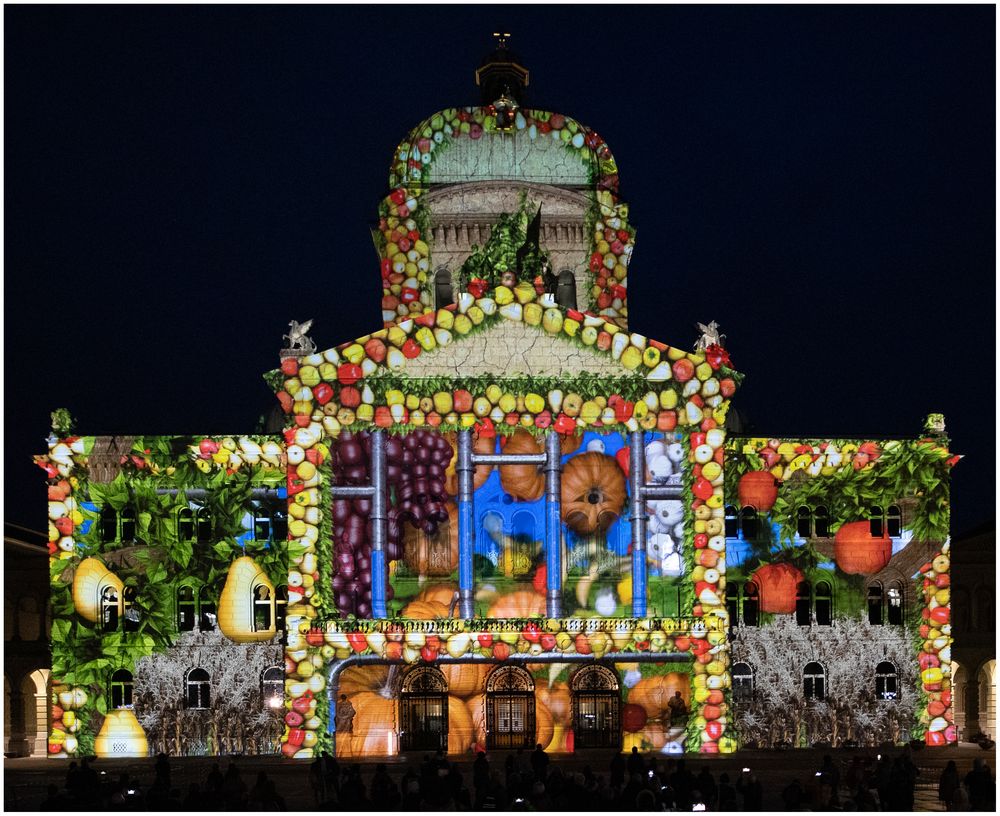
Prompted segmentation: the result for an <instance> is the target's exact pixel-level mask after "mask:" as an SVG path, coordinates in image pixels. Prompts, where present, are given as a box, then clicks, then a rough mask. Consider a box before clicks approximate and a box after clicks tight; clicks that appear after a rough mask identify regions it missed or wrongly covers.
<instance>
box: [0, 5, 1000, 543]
mask: <svg viewBox="0 0 1000 816" xmlns="http://www.w3.org/2000/svg"><path fill="white" fill-rule="evenodd" d="M994 15H995V9H993V8H992V7H990V6H985V5H980V6H965V7H955V6H949V7H928V6H917V7H902V6H886V7H874V6H862V7H847V6H837V7H826V8H822V7H784V6H770V7H746V6H743V7H720V6H711V7H691V6H687V7H660V8H653V7H642V8H622V7H618V6H591V7H582V8H581V7H570V6H563V7H547V8H527V7H516V8H515V7H497V8H493V7H478V8H462V7H458V6H451V7H446V8H425V7H416V6H395V7H391V8H390V7H386V8H384V9H378V8H374V7H363V8H345V7H317V6H307V7H287V8H274V7H261V6H257V7H238V6H226V7H197V6H174V7H169V8H163V7H153V6H134V7H129V6H106V7H95V8H81V7H72V6H59V7H40V6H6V7H5V8H4V22H5V60H6V62H5V68H6V71H5V73H6V76H5V88H4V90H5V111H4V112H5V136H6V143H5V163H4V164H5V167H4V169H5V173H6V179H5V205H6V206H5V238H6V245H5V256H4V260H5V287H4V288H5V295H6V301H5V307H6V308H5V335H4V337H5V341H6V354H5V362H6V370H5V384H6V398H5V409H6V422H5V452H4V455H5V463H4V464H5V468H4V470H5V473H4V476H5V480H4V482H5V483H4V493H5V505H6V515H5V518H6V520H8V521H15V522H17V523H20V524H24V525H29V526H32V527H34V528H36V529H40V530H43V529H44V525H45V494H44V475H43V474H42V472H41V471H40V470H39V469H38V468H36V467H35V466H34V465H32V464H31V461H30V458H31V455H32V454H33V453H41V452H43V451H44V450H45V444H44V438H45V436H46V435H47V433H48V430H49V412H50V411H52V410H53V409H54V408H57V407H60V406H65V407H68V408H69V409H70V410H71V411H72V413H73V414H74V416H76V417H77V419H78V421H79V425H78V430H79V432H81V433H85V434H115V433H164V434H167V433H182V434H188V433H240V432H251V431H253V430H254V428H255V426H256V423H257V418H258V416H260V415H261V414H263V413H265V412H266V411H268V410H269V409H270V407H271V405H272V404H273V397H272V395H271V393H270V391H269V390H268V388H267V387H266V386H265V384H264V381H263V379H262V378H261V375H262V374H263V372H265V371H267V370H268V369H271V368H274V367H276V365H277V363H278V357H277V355H278V351H279V349H280V348H281V346H282V334H283V333H284V332H285V331H286V330H287V324H288V321H289V320H291V319H293V318H294V319H297V320H305V319H307V318H315V323H314V327H313V332H312V336H313V338H314V339H315V340H316V342H317V343H318V345H319V347H320V348H328V347H330V346H333V345H336V344H338V343H341V342H343V341H345V340H349V339H351V338H354V337H356V336H359V335H362V334H366V333H368V332H370V331H372V330H374V329H377V328H379V327H380V325H381V323H380V316H379V300H380V297H381V285H380V279H379V273H378V263H377V259H376V256H375V252H374V250H373V247H372V241H371V238H370V235H369V227H370V226H371V225H372V224H373V223H374V222H375V221H376V206H377V203H378V200H379V199H380V198H381V197H382V196H383V195H385V193H386V192H387V190H386V185H387V176H388V167H389V161H390V158H391V156H392V154H393V151H394V148H395V146H396V144H397V143H398V142H399V140H400V139H401V138H402V137H403V136H404V135H405V134H406V133H407V131H408V130H409V129H410V128H411V127H413V126H415V125H416V124H417V123H419V122H420V121H422V120H423V119H424V118H425V117H427V116H429V115H430V114H432V113H434V112H435V111H437V110H440V109H442V108H445V107H449V106H456V105H467V104H478V102H479V96H478V89H477V88H476V87H475V84H474V81H473V71H474V69H475V67H476V66H477V65H478V64H479V61H480V59H481V58H482V56H483V55H484V54H485V53H486V52H487V51H488V50H489V49H490V48H491V47H492V38H491V36H490V34H491V32H492V31H493V30H495V28H496V27H497V26H498V25H503V26H504V27H505V28H506V30H507V31H510V32H512V34H513V37H512V38H511V46H512V48H513V50H514V51H515V52H516V53H517V54H519V55H520V57H521V59H522V61H523V63H524V64H525V65H526V66H527V67H528V68H529V69H530V71H531V85H530V87H529V89H528V94H527V98H526V100H525V102H526V103H527V104H529V105H530V106H533V107H539V108H542V109H547V110H554V111H559V112H562V113H565V114H567V115H570V116H572V117H574V118H576V119H578V120H579V121H581V122H584V123H586V124H588V125H589V126H591V127H593V128H595V129H596V130H598V131H599V132H600V134H601V135H602V136H603V137H604V138H605V139H606V140H607V141H608V143H609V144H610V146H611V149H612V150H613V151H614V154H615V157H616V159H617V161H618V165H619V168H620V173H621V192H622V197H623V198H624V200H626V201H628V202H629V204H630V207H631V220H632V223H633V224H634V225H635V226H636V227H637V229H638V236H637V242H636V250H635V254H634V256H633V260H632V264H631V266H630V270H629V271H630V274H629V290H630V298H629V308H630V315H629V320H630V326H631V328H632V329H633V330H634V331H639V332H641V333H644V334H647V335H649V336H652V337H655V338H657V339H660V340H663V341H664V342H668V343H671V344H674V345H678V346H682V347H685V348H690V347H691V346H692V344H693V342H694V340H695V338H696V336H697V331H696V328H695V325H694V323H695V321H697V320H701V321H703V322H708V321H709V320H711V319H713V318H714V319H715V320H717V321H718V322H719V323H720V325H721V327H722V330H723V331H724V332H725V333H726V334H727V335H728V343H727V345H728V348H729V351H730V353H731V355H732V358H733V361H734V363H735V365H736V367H737V368H738V369H739V370H740V371H742V372H744V373H745V374H746V380H745V383H744V386H743V388H742V390H741V391H740V392H738V393H737V396H736V400H735V402H734V407H736V408H738V409H739V410H740V411H741V412H742V413H744V414H746V415H747V417H748V418H749V420H750V422H751V423H752V426H753V427H752V430H753V431H754V432H755V433H759V434H760V435H768V436H770V435H788V436H793V435H803V436H837V435H842V436H873V437H879V436H895V435H903V436H905V435H916V434H919V433H920V430H921V424H922V420H923V417H924V416H925V415H926V414H927V413H929V412H932V411H940V412H943V413H944V414H945V415H946V418H947V423H948V430H949V433H950V434H951V436H952V448H953V450H954V451H956V452H959V453H964V454H966V455H967V456H966V459H965V460H964V461H962V462H961V463H960V464H959V465H958V466H957V467H956V469H955V471H954V480H953V488H952V504H953V519H952V531H953V533H960V532H962V531H963V530H964V529H967V528H969V527H970V526H973V525H976V524H978V523H980V522H983V521H986V520H988V519H989V518H991V517H993V516H994V514H995V481H994V480H995V475H994V474H995V464H994V462H995V456H996V450H995V447H996V442H995V415H996V405H995V370H996V366H995V363H996V359H995V347H994V338H995V311H994V301H995V274H994V270H995V243H994V231H995V209H994V206H995V186H994V185H995V125H994V122H995V118H994V117H995V87H994V75H995V72H994V49H995V41H994V31H995V28H994Z"/></svg>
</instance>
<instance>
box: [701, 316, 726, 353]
mask: <svg viewBox="0 0 1000 816" xmlns="http://www.w3.org/2000/svg"><path fill="white" fill-rule="evenodd" d="M697 325H698V329H699V331H701V337H699V338H698V340H697V342H696V343H695V344H694V350H695V351H705V349H707V348H708V347H709V346H719V347H722V346H723V345H724V343H725V339H726V335H724V334H720V333H719V324H718V323H716V322H715V321H714V320H713V321H712V322H711V323H709V324H708V325H707V326H706V325H705V324H704V323H698V324H697Z"/></svg>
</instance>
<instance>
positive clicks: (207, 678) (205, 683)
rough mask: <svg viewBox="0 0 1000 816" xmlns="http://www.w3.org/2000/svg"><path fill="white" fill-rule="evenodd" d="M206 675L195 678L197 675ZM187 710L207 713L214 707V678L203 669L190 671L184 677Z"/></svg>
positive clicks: (197, 668)
mask: <svg viewBox="0 0 1000 816" xmlns="http://www.w3.org/2000/svg"><path fill="white" fill-rule="evenodd" d="M196 674H197V675H204V676H203V677H202V676H198V677H195V675H196ZM184 701H185V703H186V705H185V708H187V709H189V710H191V711H207V710H208V709H210V708H211V707H212V677H211V675H210V674H209V673H208V672H207V671H206V670H205V669H203V668H201V667H196V668H193V669H189V670H188V672H187V674H186V675H185V676H184Z"/></svg>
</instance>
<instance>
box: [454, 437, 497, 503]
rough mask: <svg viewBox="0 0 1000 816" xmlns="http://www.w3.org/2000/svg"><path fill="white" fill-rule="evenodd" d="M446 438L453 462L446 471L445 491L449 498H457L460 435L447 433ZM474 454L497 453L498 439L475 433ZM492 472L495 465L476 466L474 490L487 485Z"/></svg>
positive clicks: (473, 440) (473, 439)
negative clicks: (456, 466) (456, 468)
mask: <svg viewBox="0 0 1000 816" xmlns="http://www.w3.org/2000/svg"><path fill="white" fill-rule="evenodd" d="M444 437H445V439H447V440H448V443H449V444H450V445H451V461H450V462H449V463H448V467H447V468H445V471H444V489H445V492H446V493H447V494H448V495H449V496H457V495H458V471H456V470H455V465H456V464H458V435H457V434H456V433H454V432H451V433H446V434H445V435H444ZM472 452H473V453H495V452H496V438H495V437H492V436H480V435H479V434H477V433H473V434H472ZM492 472H493V465H476V469H475V471H474V472H473V474H472V489H473V490H478V489H479V488H481V487H482V486H483V485H484V484H486V480H487V479H489V478H490V474H491V473H492Z"/></svg>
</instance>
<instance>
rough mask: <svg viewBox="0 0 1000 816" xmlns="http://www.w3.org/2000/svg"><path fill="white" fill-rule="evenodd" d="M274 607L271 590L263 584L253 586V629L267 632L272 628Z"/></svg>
mask: <svg viewBox="0 0 1000 816" xmlns="http://www.w3.org/2000/svg"><path fill="white" fill-rule="evenodd" d="M273 609H274V603H273V599H272V598H271V590H270V589H268V588H267V587H266V586H264V585H263V584H257V585H256V586H255V587H254V588H253V630H254V631H255V632H266V631H267V630H268V629H270V628H271V612H272V610H273Z"/></svg>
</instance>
